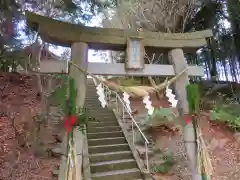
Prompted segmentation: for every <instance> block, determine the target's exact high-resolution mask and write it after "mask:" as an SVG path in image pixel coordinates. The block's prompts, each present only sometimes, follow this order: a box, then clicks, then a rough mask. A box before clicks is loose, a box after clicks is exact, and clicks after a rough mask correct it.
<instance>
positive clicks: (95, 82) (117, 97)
mask: <svg viewBox="0 0 240 180" xmlns="http://www.w3.org/2000/svg"><path fill="white" fill-rule="evenodd" d="M93 81H94V84H95V85H97V81H96V80H95V79H94V78H93ZM103 87H104V89H106V90H107V91H106V92H107V95H106V96H105V97H107V98H108V99H109V100H110V94H111V93H114V94H115V96H116V111H117V113H119V111H118V110H119V109H118V108H119V106H118V104H117V103H118V101H119V102H120V103H121V104H122V107H123V108H122V116H123V117H122V120H123V122H124V123H125V117H124V116H125V112H127V113H128V115H129V117H130V118H131V121H132V135H133V139H132V140H133V144H134V146H135V130H134V126H135V127H137V130H138V131H139V132H140V134H141V136H142V137H143V139H144V141H145V159H146V166H147V172H149V159H148V144H149V141H148V139H147V138H146V136H145V135H144V134H143V132H142V130H141V129H140V127H139V126H138V124H137V122H136V121H135V119H134V117H133V116H132V114H131V112H130V111H129V109H128V108H127V106H126V103H124V101H123V100H122V98H121V97H120V95H119V94H118V93H117V92H116V91H113V90H110V89H109V88H108V87H107V86H106V85H104V84H103ZM104 92H105V91H104ZM107 102H108V101H107Z"/></svg>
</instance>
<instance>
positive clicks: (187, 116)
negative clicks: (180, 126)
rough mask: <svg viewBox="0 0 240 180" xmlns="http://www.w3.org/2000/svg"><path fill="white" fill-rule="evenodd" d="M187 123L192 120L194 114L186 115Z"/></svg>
mask: <svg viewBox="0 0 240 180" xmlns="http://www.w3.org/2000/svg"><path fill="white" fill-rule="evenodd" d="M184 119H185V122H186V124H187V125H188V124H189V123H190V122H191V121H192V116H191V115H189V114H186V115H184Z"/></svg>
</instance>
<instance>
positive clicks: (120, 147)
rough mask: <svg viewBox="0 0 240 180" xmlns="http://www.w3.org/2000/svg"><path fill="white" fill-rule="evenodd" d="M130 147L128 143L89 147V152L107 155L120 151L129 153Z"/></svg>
mask: <svg viewBox="0 0 240 180" xmlns="http://www.w3.org/2000/svg"><path fill="white" fill-rule="evenodd" d="M128 150H129V146H128V144H127V143H124V144H110V145H99V146H89V147H88V152H89V153H90V154H96V153H106V152H118V151H128Z"/></svg>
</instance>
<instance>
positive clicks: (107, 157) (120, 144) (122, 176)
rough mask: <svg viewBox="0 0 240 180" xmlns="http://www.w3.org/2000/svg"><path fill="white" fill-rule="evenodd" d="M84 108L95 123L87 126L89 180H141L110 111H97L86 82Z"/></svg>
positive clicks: (92, 89)
mask: <svg viewBox="0 0 240 180" xmlns="http://www.w3.org/2000/svg"><path fill="white" fill-rule="evenodd" d="M86 105H87V107H88V108H89V111H90V116H92V117H93V118H96V120H97V121H90V122H89V123H88V126H87V142H88V153H89V163H90V172H91V179H92V180H141V179H142V180H143V179H144V178H143V176H142V173H141V172H140V169H139V168H138V165H137V162H136V161H135V159H134V157H133V154H132V152H131V150H130V147H129V145H128V143H127V141H126V139H125V136H124V134H123V132H122V129H121V127H120V126H119V124H118V121H117V119H116V117H115V115H114V113H113V111H112V110H110V109H108V108H107V107H106V108H102V107H101V105H100V102H99V100H98V96H97V94H96V87H95V85H94V83H93V82H92V81H91V80H88V87H87V97H86Z"/></svg>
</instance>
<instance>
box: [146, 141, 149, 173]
mask: <svg viewBox="0 0 240 180" xmlns="http://www.w3.org/2000/svg"><path fill="white" fill-rule="evenodd" d="M145 158H146V166H147V172H149V159H148V144H147V142H146V141H145Z"/></svg>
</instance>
